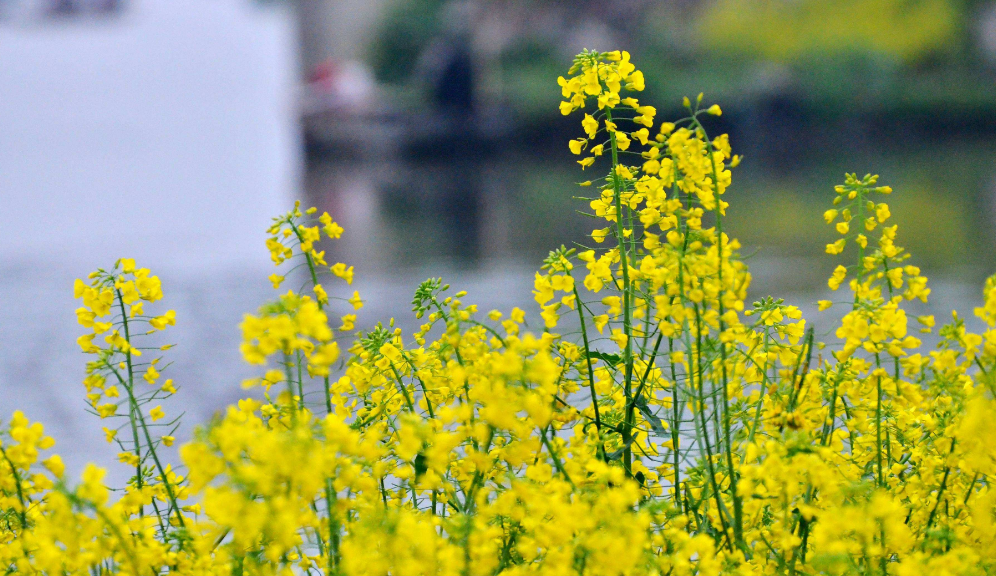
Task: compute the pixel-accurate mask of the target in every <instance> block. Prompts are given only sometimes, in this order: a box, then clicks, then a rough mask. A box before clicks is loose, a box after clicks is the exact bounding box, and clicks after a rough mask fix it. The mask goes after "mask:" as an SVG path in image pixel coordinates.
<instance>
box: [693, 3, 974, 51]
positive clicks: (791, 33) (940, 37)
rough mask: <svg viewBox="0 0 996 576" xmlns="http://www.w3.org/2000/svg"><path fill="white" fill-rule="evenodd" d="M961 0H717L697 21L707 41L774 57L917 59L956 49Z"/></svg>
mask: <svg viewBox="0 0 996 576" xmlns="http://www.w3.org/2000/svg"><path fill="white" fill-rule="evenodd" d="M963 23H964V13H963V7H962V5H961V3H960V2H956V1H955V0H717V1H716V2H713V3H710V4H708V5H707V8H706V9H705V11H704V12H703V14H702V17H701V18H700V19H699V22H698V29H699V33H700V35H701V37H702V39H703V47H704V48H705V49H707V50H715V51H717V52H719V53H730V54H736V55H742V56H747V57H750V58H754V59H763V60H769V61H773V62H792V61H798V60H800V59H811V58H813V57H816V58H818V59H833V58H835V57H838V56H840V55H850V54H871V55H875V56H878V57H885V58H892V59H895V60H898V61H901V62H907V63H909V62H915V61H917V60H922V59H923V58H924V57H927V56H930V55H932V54H936V53H938V52H945V51H949V52H950V51H951V50H952V49H953V48H954V46H955V45H956V43H957V39H958V36H959V34H960V33H961V32H962V27H963Z"/></svg>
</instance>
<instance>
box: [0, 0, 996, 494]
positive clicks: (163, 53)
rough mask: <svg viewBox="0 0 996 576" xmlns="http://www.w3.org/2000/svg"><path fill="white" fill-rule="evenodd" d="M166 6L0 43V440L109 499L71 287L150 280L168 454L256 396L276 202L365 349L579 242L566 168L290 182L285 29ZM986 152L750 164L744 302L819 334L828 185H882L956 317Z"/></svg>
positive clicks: (315, 173)
mask: <svg viewBox="0 0 996 576" xmlns="http://www.w3.org/2000/svg"><path fill="white" fill-rule="evenodd" d="M171 1H172V3H171V4H170V3H166V2H154V1H146V2H136V3H134V8H133V9H132V10H130V11H129V12H127V13H125V14H123V15H122V16H121V17H120V18H117V19H114V20H112V21H107V22H100V23H96V24H95V23H64V24H59V25H55V26H45V27H41V26H26V25H17V26H13V25H3V24H0V63H3V64H2V65H0V102H2V103H3V105H2V106H0V229H2V230H3V233H2V234H0V418H2V419H6V418H8V417H9V415H10V413H11V412H12V411H13V410H15V409H21V410H24V411H25V412H26V413H27V415H28V416H29V418H31V419H33V420H39V421H41V422H43V423H44V424H45V425H46V427H47V430H48V431H49V433H50V434H51V435H53V436H54V437H55V438H56V440H57V442H58V446H57V450H58V451H59V452H60V453H62V454H63V456H64V458H65V460H66V462H67V464H68V466H69V469H70V471H71V472H75V471H78V470H79V469H80V468H81V467H82V465H83V464H84V463H85V462H87V461H92V460H95V461H99V462H102V463H105V464H106V465H108V466H110V467H111V470H112V478H113V479H119V480H120V479H122V478H124V477H126V476H127V474H128V470H126V469H125V467H124V466H123V465H118V464H114V463H113V460H114V450H113V449H112V447H111V446H109V445H108V444H106V443H104V442H103V440H102V438H103V434H102V432H101V431H100V428H101V424H100V423H99V421H98V420H97V419H96V418H95V417H93V416H91V415H89V414H87V413H86V412H85V403H84V399H83V386H82V384H81V380H82V378H83V375H84V363H85V356H84V355H83V354H81V353H80V351H79V347H78V346H77V344H76V343H75V339H76V337H77V336H78V335H79V334H80V333H81V329H80V327H79V326H77V325H76V322H75V315H74V313H73V310H74V309H75V307H76V303H75V302H74V301H73V299H72V281H73V279H75V278H77V277H82V276H85V275H86V274H87V273H88V272H89V271H91V270H93V269H94V268H96V267H98V266H109V265H110V264H111V263H112V262H113V261H114V260H115V259H116V258H118V257H121V256H128V257H134V258H136V259H137V260H138V262H139V264H140V265H143V266H149V267H151V268H152V269H153V270H154V271H155V272H156V273H157V274H158V275H159V276H160V277H161V278H162V279H163V287H164V291H165V293H166V300H165V305H166V306H168V307H170V308H174V309H176V311H177V326H176V327H175V328H173V329H171V330H170V338H171V340H172V341H174V342H177V343H178V344H179V346H178V347H177V348H175V349H174V350H172V351H171V352H170V353H169V359H170V360H172V361H173V365H172V366H171V367H170V368H169V371H168V372H167V373H166V376H167V377H171V378H173V379H174V380H175V381H176V382H177V383H178V384H179V385H180V386H181V391H180V393H179V394H178V395H177V396H176V397H175V399H174V400H173V402H172V403H170V404H169V405H167V411H168V412H169V413H170V414H176V413H179V412H180V411H181V410H182V411H185V412H186V417H185V422H186V424H185V425H184V426H183V427H182V428H181V430H180V432H179V434H178V435H179V437H180V440H181V441H182V440H184V439H186V438H189V436H190V434H191V430H192V426H193V424H195V423H198V422H204V421H206V420H207V419H208V418H210V416H211V415H212V414H214V413H216V412H217V411H218V410H220V409H222V408H223V407H224V406H225V405H226V404H227V403H230V402H232V401H234V400H236V399H237V398H239V397H241V396H243V395H244V391H242V390H241V389H240V386H239V382H240V380H241V379H242V378H245V377H248V376H251V375H254V374H255V372H254V370H253V369H251V368H250V367H248V366H246V365H245V364H244V363H243V362H242V361H241V359H240V355H239V353H238V342H239V333H238V328H237V326H238V323H239V321H240V319H241V317H242V315H243V314H244V313H246V312H248V311H253V310H255V309H256V308H257V307H258V306H259V304H260V303H262V302H264V301H266V300H267V299H269V298H272V297H273V296H274V291H273V290H272V288H271V286H270V284H269V281H268V280H267V279H266V276H267V275H269V274H270V273H271V271H272V268H271V266H270V264H269V260H268V257H267V254H266V250H265V247H264V234H263V230H264V229H265V228H266V226H267V224H268V222H269V218H270V217H271V216H272V215H274V214H276V213H278V212H280V211H282V210H286V209H287V207H289V205H290V204H291V202H292V199H293V198H295V197H303V198H305V200H306V201H308V202H309V203H311V204H314V205H317V206H318V207H319V208H321V209H323V210H328V211H329V212H330V213H332V214H333V215H334V216H335V217H336V219H337V220H339V221H340V222H341V223H342V225H343V226H344V227H345V228H346V233H345V234H344V235H343V238H342V239H341V240H340V241H338V242H336V243H334V244H333V245H331V246H329V259H330V260H333V259H334V260H337V261H338V260H341V261H344V262H347V263H349V264H351V265H354V266H355V267H356V271H357V274H356V278H357V279H356V282H355V284H354V286H353V287H351V288H350V289H352V288H355V289H357V290H359V291H360V293H361V294H362V295H363V297H364V299H365V300H366V302H367V305H366V306H365V307H364V308H363V309H362V310H361V311H360V312H359V314H360V324H361V325H364V326H370V325H372V324H373V323H374V322H376V321H378V320H386V319H388V318H390V317H397V318H399V319H400V321H401V325H402V326H403V327H405V328H406V329H410V328H413V327H414V325H415V322H414V320H413V319H412V318H411V314H410V312H409V308H410V305H409V302H410V301H411V295H412V292H413V290H414V288H415V287H416V286H417V284H418V283H419V282H420V281H422V280H424V279H425V278H427V277H430V276H442V277H444V278H445V279H446V280H447V281H448V282H450V283H451V284H452V285H453V286H454V289H463V290H467V291H468V292H469V293H470V295H469V296H468V298H467V301H469V302H477V303H478V304H479V305H480V306H481V308H482V309H483V310H488V309H491V308H499V309H504V310H508V309H510V308H511V307H512V306H515V305H519V306H522V307H524V308H527V309H531V308H532V307H531V302H532V297H531V293H530V290H531V285H532V275H533V273H534V271H535V269H536V267H537V265H538V263H539V262H540V261H541V260H542V258H543V256H544V255H545V254H546V252H547V251H548V250H550V249H551V248H555V247H556V246H559V245H560V244H568V245H570V243H571V242H575V241H582V240H583V238H584V235H585V233H586V232H588V230H589V228H590V227H591V223H590V221H589V220H587V218H585V217H584V216H582V215H580V214H579V213H578V210H583V209H585V208H586V207H585V206H584V204H583V203H580V202H577V201H574V200H572V199H571V196H572V195H573V194H575V193H576V192H577V189H576V188H574V187H573V182H575V181H577V180H579V179H581V175H580V174H579V173H578V172H577V171H576V170H575V169H574V166H575V165H574V163H573V161H572V159H571V158H570V157H569V154H567V153H566V146H564V148H565V151H557V152H554V153H548V154H544V155H542V156H531V155H526V154H521V153H519V154H516V153H509V154H504V155H498V156H489V157H484V158H471V159H468V158H466V157H462V158H461V159H451V158H440V159H434V160H422V161H418V162H412V161H406V160H404V159H400V158H377V159H366V160H362V159H356V158H352V159H343V158H336V157H323V158H312V159H305V158H304V156H303V154H302V153H301V151H300V150H301V148H300V145H299V141H300V135H299V128H298V125H297V121H296V116H295V112H294V106H295V88H294V77H295V75H294V73H293V72H292V71H293V70H294V69H295V66H296V65H295V57H294V42H293V26H292V24H291V19H290V18H289V14H288V13H287V12H285V11H284V8H282V7H281V6H280V5H267V6H265V7H260V6H256V5H252V4H249V3H244V2H237V1H235V0H225V1H217V2H208V3H205V2H202V1H201V0H171ZM191 11H196V12H197V14H198V18H197V19H196V20H193V21H192V20H191V19H189V18H187V17H186V16H187V14H189V13H190V12H191ZM994 152H996V142H994V141H992V140H987V139H985V138H979V137H976V138H974V139H972V140H966V139H957V140H953V141H952V140H946V141H943V142H941V143H940V144H938V143H936V142H934V143H927V142H920V143H917V142H903V143H895V142H893V143H891V144H882V145H880V146H879V145H875V146H865V147H863V148H861V149H857V148H829V149H825V150H822V151H820V152H818V153H815V154H810V155H808V156H806V157H804V158H801V159H798V160H797V161H793V162H792V163H791V164H790V165H787V166H786V165H785V163H779V162H777V160H776V161H770V160H769V161H763V162H762V161H756V162H755V161H752V159H751V158H750V157H748V159H747V160H746V161H745V163H744V165H743V167H742V168H741V169H739V170H738V172H737V173H736V174H735V180H734V182H735V185H734V188H733V189H731V191H730V196H729V199H730V201H731V203H732V208H731V210H730V216H729V218H728V220H727V226H728V230H730V231H731V233H732V234H733V235H734V236H738V237H740V238H741V239H742V240H743V241H744V245H745V250H744V253H745V254H746V255H748V257H749V261H750V263H751V266H752V270H753V272H754V277H755V282H754V287H755V288H754V291H753V296H762V295H765V294H767V293H774V294H776V295H779V296H785V297H787V298H788V299H789V300H790V301H792V302H795V303H798V304H800V305H801V306H802V307H803V308H804V310H806V311H807V313H813V314H814V316H812V317H813V318H815V321H816V322H817V326H818V327H822V329H823V330H824V331H825V330H828V329H829V328H830V326H831V325H832V323H831V321H830V318H829V317H828V316H821V315H815V311H814V310H813V304H812V303H813V302H815V300H816V299H818V298H820V297H822V296H823V292H825V288H824V286H825V283H824V282H825V278H826V276H827V274H828V273H829V271H830V270H831V269H832V268H833V266H834V265H835V263H834V262H832V261H831V260H830V259H829V258H827V257H825V256H821V254H820V253H821V251H822V246H823V244H825V243H826V242H827V241H828V240H829V239H830V238H831V236H832V234H831V231H830V230H829V228H828V227H826V226H825V225H823V224H822V220H821V218H820V215H821V214H822V212H823V210H824V209H825V207H826V206H827V205H828V204H829V201H830V199H831V198H832V186H833V184H834V183H836V182H837V181H838V180H840V179H841V178H842V176H843V172H844V171H845V170H850V171H858V172H861V173H864V172H866V171H871V170H880V171H881V173H882V174H883V182H885V183H889V184H891V185H893V186H894V187H895V188H896V190H897V193H896V195H895V197H894V198H893V201H894V202H893V214H894V215H895V218H896V221H898V222H899V223H900V224H901V225H902V226H901V232H900V238H901V240H902V241H903V242H905V245H906V246H907V247H908V248H910V249H911V250H912V251H913V252H914V253H915V254H917V255H918V256H917V257H918V258H919V260H918V261H920V262H922V263H923V264H924V266H925V268H927V269H928V271H930V272H931V273H932V274H934V277H935V282H934V283H933V288H934V300H933V303H932V305H931V307H930V308H929V310H930V311H933V312H935V313H938V314H940V315H942V316H946V315H947V314H949V313H950V310H951V309H952V308H959V309H961V310H963V311H965V312H969V311H970V308H971V307H972V306H974V305H976V303H977V300H978V293H979V283H980V282H981V279H982V278H984V277H985V275H986V274H987V273H991V272H992V271H993V268H994V267H996V266H994V261H996V259H994V258H993V256H992V254H993V248H994V246H996V241H994V233H993V230H994V227H996V201H994V192H993V190H994V182H996V165H994V162H993V158H994V155H993V153H994ZM901 243H902V242H901ZM915 261H916V260H915ZM343 294H345V292H343Z"/></svg>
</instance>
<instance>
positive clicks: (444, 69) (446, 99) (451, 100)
mask: <svg viewBox="0 0 996 576" xmlns="http://www.w3.org/2000/svg"><path fill="white" fill-rule="evenodd" d="M440 52H441V54H438V55H437V57H438V58H440V64H441V66H440V71H439V74H438V75H437V77H436V78H435V79H433V82H432V83H433V86H432V89H433V103H434V104H435V106H436V109H437V110H438V111H439V112H441V113H443V114H448V115H453V116H456V117H460V118H469V117H471V116H473V114H474V62H473V58H472V56H471V50H470V42H469V41H468V39H467V38H463V37H460V38H454V39H451V40H449V41H448V42H447V44H446V45H445V46H444V47H443V48H442V49H441V50H440Z"/></svg>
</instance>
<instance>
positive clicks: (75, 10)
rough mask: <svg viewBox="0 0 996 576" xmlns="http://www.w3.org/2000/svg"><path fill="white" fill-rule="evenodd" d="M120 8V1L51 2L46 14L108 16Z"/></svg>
mask: <svg viewBox="0 0 996 576" xmlns="http://www.w3.org/2000/svg"><path fill="white" fill-rule="evenodd" d="M120 8H121V2H120V0H52V1H51V4H50V5H49V9H48V13H49V14H51V15H53V16H75V15H79V14H109V13H113V12H117V11H118V10H119V9H120Z"/></svg>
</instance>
